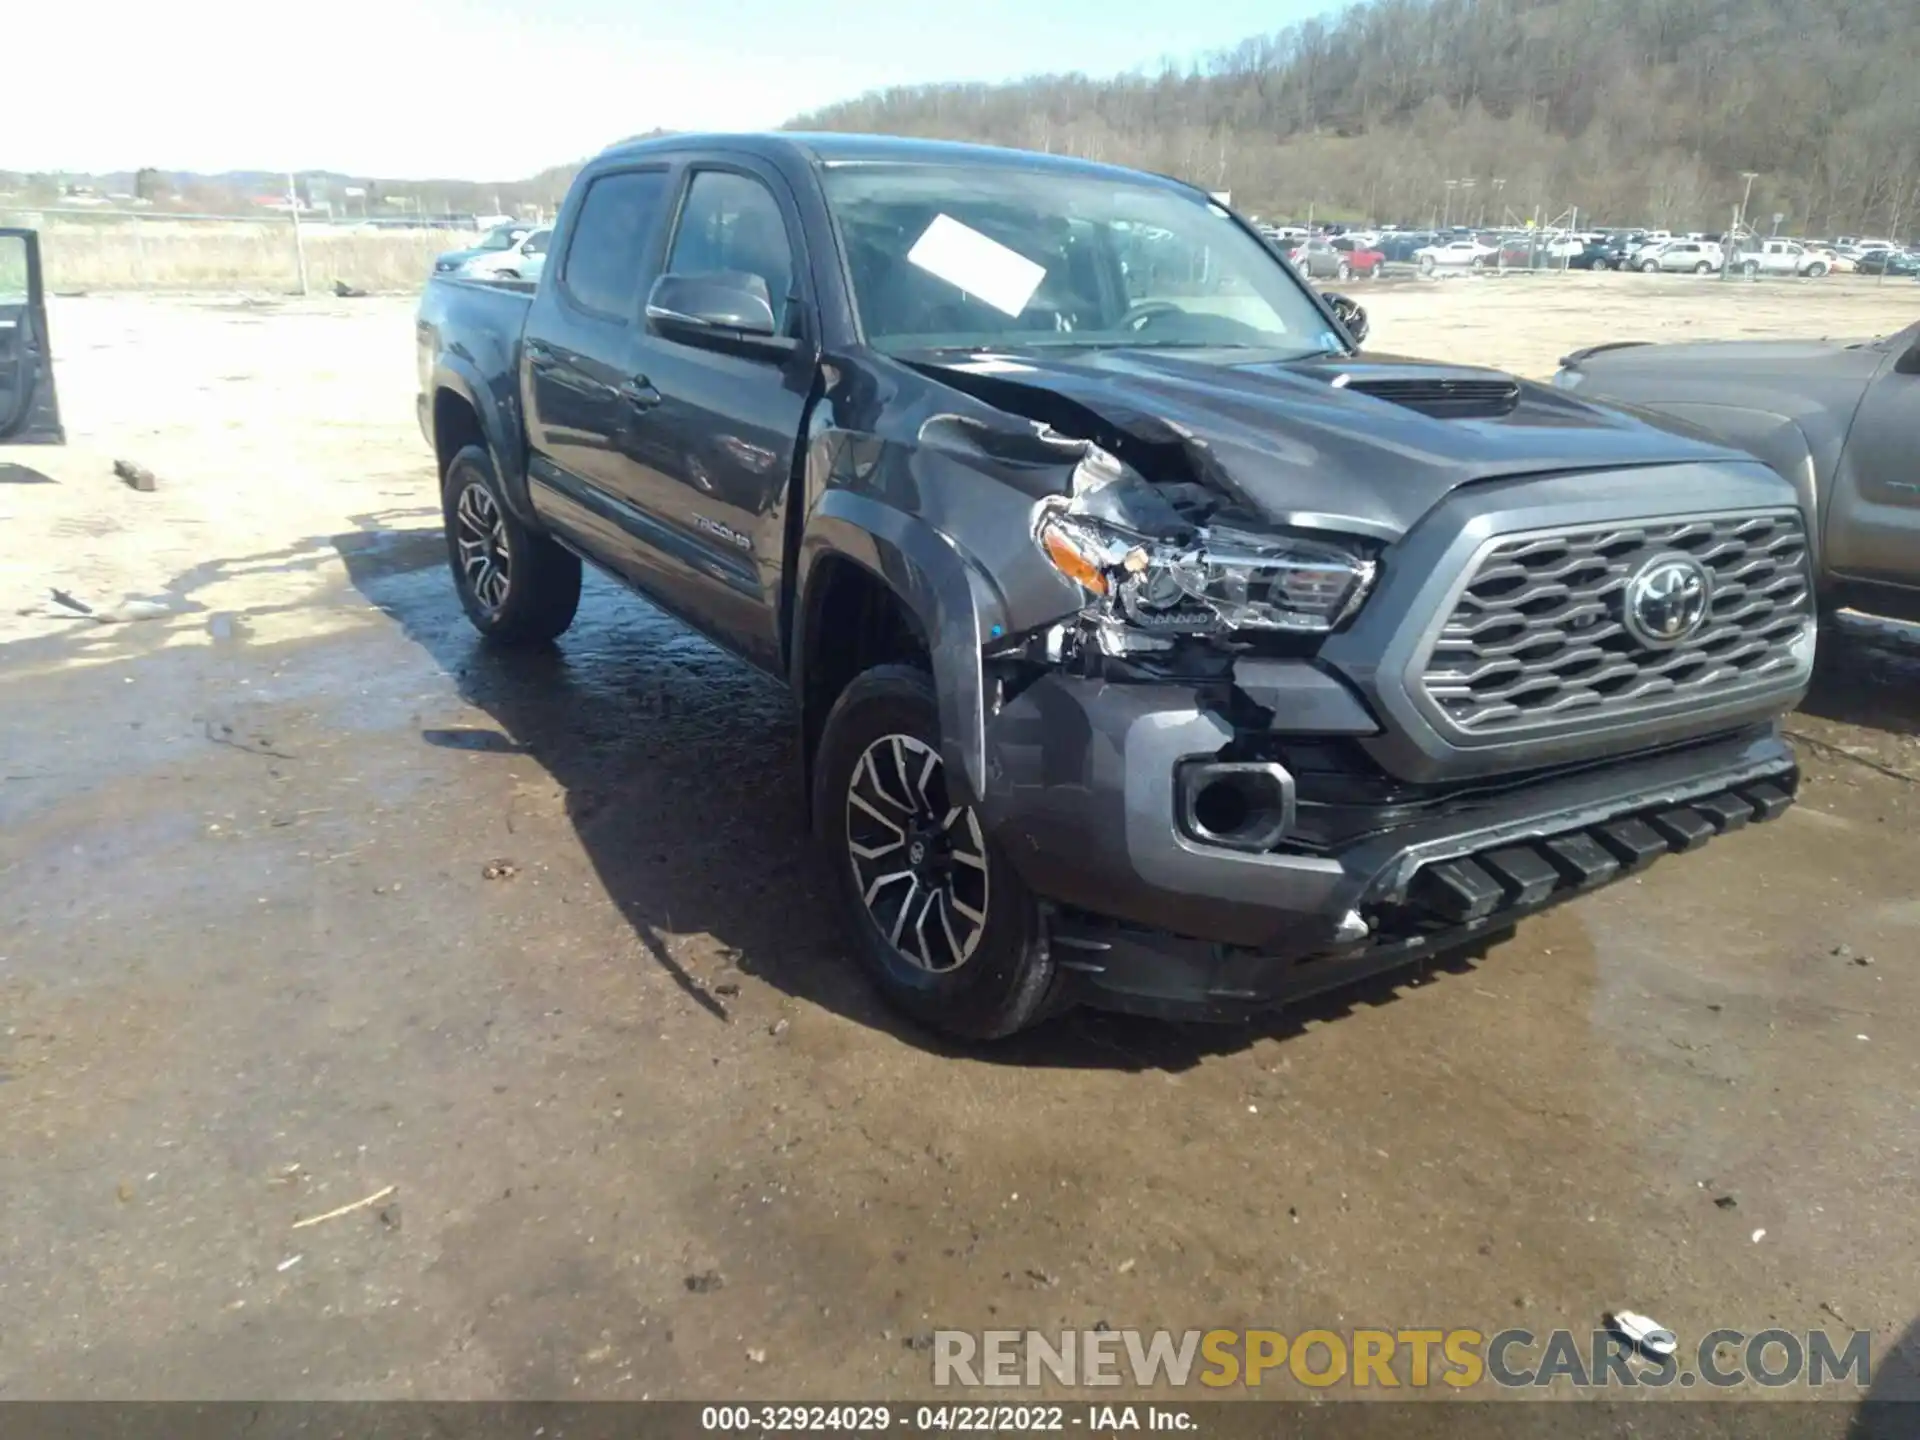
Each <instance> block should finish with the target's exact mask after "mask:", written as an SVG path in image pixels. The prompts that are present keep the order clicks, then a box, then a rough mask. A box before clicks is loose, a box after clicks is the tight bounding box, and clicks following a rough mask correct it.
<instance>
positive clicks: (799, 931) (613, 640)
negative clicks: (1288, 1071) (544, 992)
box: [332, 517, 1477, 1070]
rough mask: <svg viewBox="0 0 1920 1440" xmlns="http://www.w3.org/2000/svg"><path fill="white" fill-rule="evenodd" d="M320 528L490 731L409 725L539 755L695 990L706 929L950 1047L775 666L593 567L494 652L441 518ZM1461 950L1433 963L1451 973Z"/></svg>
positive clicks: (1106, 1056) (611, 880)
mask: <svg viewBox="0 0 1920 1440" xmlns="http://www.w3.org/2000/svg"><path fill="white" fill-rule="evenodd" d="M365 518H366V519H367V520H368V521H377V518H378V517H365ZM332 543H333V547H334V548H335V549H336V550H337V551H338V553H339V555H340V557H341V559H342V560H343V561H344V562H345V564H346V567H347V573H348V575H349V577H350V579H351V581H352V583H353V585H354V587H355V588H356V589H357V590H359V591H360V593H361V594H362V595H364V596H365V597H366V598H367V599H368V600H369V601H370V602H371V603H372V604H373V605H374V606H376V607H377V608H378V609H379V610H380V611H381V612H382V613H384V614H385V615H387V616H388V617H389V618H390V619H392V620H393V621H394V622H395V624H397V625H398V626H399V627H400V629H401V630H402V632H403V633H404V634H405V635H406V636H407V637H408V638H409V639H410V640H411V641H413V642H414V643H415V644H417V645H419V646H420V647H421V648H422V649H423V650H425V651H426V652H427V654H428V655H429V656H431V657H432V659H433V661H434V663H435V664H436V665H437V666H439V668H440V669H441V670H443V671H444V672H446V673H447V674H448V675H449V676H451V677H452V678H453V680H454V683H455V685H456V686H457V688H458V690H459V693H460V694H461V696H462V697H463V698H464V699H466V700H467V701H468V702H469V703H471V704H473V705H474V706H476V707H478V708H479V709H481V710H484V711H485V712H486V713H487V714H488V715H489V716H490V717H492V719H493V721H494V724H495V725H496V726H497V727H498V728H497V730H490V729H483V728H472V729H457V730H456V729H439V730H427V731H424V732H423V734H422V739H423V741H424V742H425V743H428V744H433V745H440V746H447V747H453V748H460V749H468V750H477V751H483V752H484V751H499V752H503V753H512V754H524V755H528V756H530V757H531V758H533V759H535V760H536V761H538V762H539V764H540V765H541V766H542V767H543V768H544V769H545V770H546V771H547V773H548V774H549V775H550V776H551V777H552V778H553V779H554V780H555V781H556V782H557V783H558V784H559V785H560V786H561V787H562V788H563V790H564V791H565V793H566V802H565V803H566V811H567V816H568V819H569V820H570V822H571V823H572V825H573V827H574V829H575V831H576V832H577V834H578V836H579V839H580V842H581V844H582V846H583V847H584V849H585V850H586V852H587V854H588V856H589V857H590V858H591V862H592V864H593V866H594V868H595V870H596V872H597V873H598V875H599V877H600V880H601V882H602V884H603V885H604V886H605V888H606V892H607V894H608V895H609V896H610V897H611V898H612V900H613V901H614V903H615V904H616V905H618V906H619V908H620V910H621V912H622V914H623V915H624V917H625V919H626V920H627V923H628V924H629V925H630V926H631V927H632V929H633V931H634V933H635V935H636V936H637V937H638V938H639V939H640V941H641V943H642V944H643V945H644V947H645V948H646V950H647V951H648V952H649V954H651V956H652V957H653V959H654V960H655V962H656V963H658V964H659V965H660V967H661V968H662V969H663V970H664V971H665V972H666V973H667V974H669V975H670V976H671V977H672V978H673V979H674V981H675V982H676V983H677V984H678V985H679V986H680V988H681V989H682V990H683V991H685V993H686V994H687V995H688V997H689V998H690V999H691V1000H692V1001H693V1003H695V1004H697V1005H699V1006H701V1007H702V1008H703V1009H704V1010H706V1011H707V1012H708V1013H709V1014H711V1015H713V1016H714V1018H715V1019H716V1021H724V1020H725V1018H726V1006H725V997H724V996H721V995H718V994H716V993H715V991H714V988H713V983H712V982H713V978H714V977H712V976H696V975H694V974H691V973H689V972H688V970H687V969H686V967H684V966H683V965H682V964H681V962H680V961H679V960H677V959H676V958H675V957H674V954H673V952H672V947H671V946H670V945H669V943H668V942H669V939H670V937H673V936H684V935H688V934H700V933H705V934H707V935H710V936H712V937H713V939H714V940H715V941H716V942H717V943H718V944H719V945H720V946H722V947H724V949H725V951H726V952H728V954H729V955H730V956H731V958H732V961H733V963H734V964H735V965H737V966H738V968H739V969H740V970H741V971H742V972H743V973H745V974H747V975H750V976H753V977H755V978H756V979H759V980H761V981H764V982H765V983H767V984H770V985H773V986H775V987H777V988H779V989H780V990H782V991H784V992H786V993H788V994H790V995H793V996H794V997H796V998H798V999H802V1000H805V1001H807V1002H809V1003H811V1004H816V1005H819V1006H822V1007H824V1008H826V1009H828V1010H831V1011H833V1012H835V1013H837V1014H840V1015H844V1016H846V1017H847V1018H849V1019H852V1020H854V1021H856V1022H857V1023H859V1024H862V1025H865V1026H868V1027H871V1028H874V1029H878V1030H882V1031H885V1032H887V1033H889V1034H892V1035H894V1036H896V1037H898V1038H900V1039H902V1040H904V1041H906V1042H907V1043H910V1044H913V1045H916V1046H919V1047H921V1048H924V1049H929V1050H933V1051H936V1052H941V1053H958V1051H957V1047H955V1046H953V1045H952V1044H950V1042H947V1041H944V1040H942V1039H940V1038H939V1037H936V1036H934V1035H932V1034H931V1033H930V1032H927V1031H925V1030H922V1029H920V1028H918V1027H916V1026H913V1025H910V1024H909V1023H907V1022H905V1021H903V1020H901V1019H900V1018H899V1017H897V1016H896V1015H895V1014H894V1013H893V1012H892V1011H891V1010H890V1009H888V1008H887V1007H886V1006H885V1005H884V1004H883V1003H882V1002H881V1001H880V999H879V998H878V996H877V995H876V994H875V993H874V992H873V990H872V989H871V988H870V987H869V986H868V985H867V983H866V981H865V979H864V978H863V977H862V976H861V975H860V974H859V973H858V971H857V970H856V968H855V965H854V962H853V960H852V958H851V955H850V953H849V947H848V946H847V945H846V943H845V940H844V936H843V934H842V931H841V929H840V922H839V916H838V913H837V911H836V909H835V908H834V904H833V897H832V880H831V876H830V875H829V873H828V871H827V869H826V864H827V862H826V860H825V859H824V857H823V856H822V854H821V853H820V851H819V848H818V847H817V846H816V845H815V844H814V842H813V839H812V836H811V834H810V833H809V831H808V828H807V806H806V799H805V796H804V795H803V794H802V786H801V783H800V767H799V764H798V759H797V755H796V749H795V747H796V744H797V738H796V729H795V712H794V710H793V707H792V704H791V701H790V699H789V697H788V694H787V691H786V689H785V688H784V687H783V686H782V685H781V684H780V683H779V682H777V681H775V680H773V679H771V678H769V677H767V676H765V675H763V674H761V673H760V672H758V671H756V670H754V669H752V668H751V667H749V666H748V665H746V664H745V663H743V662H741V661H739V660H736V659H735V658H734V657H732V656H731V655H729V654H727V653H725V652H724V651H722V650H720V649H718V648H717V647H715V646H714V645H712V644H711V643H709V642H708V641H707V640H705V639H704V638H702V637H701V636H699V635H697V634H696V633H695V632H693V631H692V630H690V629H688V628H687V627H686V626H685V625H683V624H681V623H680V622H679V621H677V620H675V619H673V618H672V617H670V616H668V615H666V614H664V613H663V612H661V611H659V610H657V609H655V608H654V607H653V606H651V605H649V604H648V603H647V602H645V601H644V600H641V599H639V598H638V597H635V596H632V595H630V594H628V593H627V592H626V591H625V590H623V589H621V588H620V587H618V586H616V585H615V584H613V583H612V582H610V581H607V580H604V579H602V578H600V577H597V576H595V575H593V574H592V573H591V572H589V575H588V579H587V583H586V589H585V593H584V595H583V597H582V601H581V607H580V614H579V618H578V619H577V620H576V621H575V623H574V626H573V628H572V629H571V630H569V631H568V632H567V634H566V635H565V636H563V637H562V639H561V640H560V642H559V643H558V644H557V645H556V646H554V647H552V648H551V649H547V650H540V651H532V652H510V651H503V650H499V649H496V648H493V647H490V646H488V645H486V644H484V643H483V642H482V641H481V640H480V639H479V637H478V636H477V635H476V634H475V633H474V632H473V630H472V628H471V627H470V626H469V625H468V623H467V619H466V616H465V615H464V614H463V613H462V611H461V609H460V605H459V602H458V600H456V598H455V596H454V592H453V587H452V583H451V581H450V579H449V578H448V576H447V573H446V553H445V546H444V541H443V540H442V538H441V535H440V532H439V531H438V530H431V531H429V530H421V529H403V530H388V529H381V528H373V527H370V528H369V529H366V530H360V531H354V532H350V533H347V534H342V535H337V536H334V537H333V539H332ZM1476 958H1477V955H1475V954H1474V953H1472V952H1469V953H1468V954H1466V955H1462V956H1458V957H1449V958H1446V959H1443V960H1441V961H1439V962H1436V963H1435V964H1432V965H1430V966H1429V969H1430V970H1431V969H1441V970H1450V971H1462V970H1466V969H1470V968H1471V966H1472V964H1473V961H1474V959H1476ZM1416 973H1418V972H1405V973H1401V974H1398V975H1393V976H1388V977H1383V978H1382V979H1380V980H1377V981H1374V982H1371V983H1368V984H1363V985H1359V986H1355V987H1352V988H1349V989H1347V990H1343V991H1340V992H1337V993H1335V994H1333V995H1330V996H1327V997H1323V998H1320V999H1316V1000H1310V1001H1304V1002H1301V1003H1300V1004H1299V1005H1297V1006H1294V1007H1291V1008H1289V1009H1288V1010H1287V1011H1285V1012H1283V1013H1281V1014H1277V1015H1275V1016H1272V1017H1270V1018H1268V1019H1266V1020H1264V1021H1262V1022H1260V1023H1258V1024H1255V1025H1252V1026H1220V1025H1184V1024H1170V1023H1166V1022H1160V1021H1150V1020H1140V1019H1134V1018H1130V1017H1123V1016H1117V1015H1105V1014H1098V1013H1095V1012H1090V1011H1084V1010H1076V1011H1073V1012H1070V1013H1068V1014H1067V1015H1064V1016H1062V1017H1060V1018H1059V1019H1057V1020H1055V1021H1053V1022H1051V1023H1048V1024H1045V1025H1042V1026H1040V1027H1037V1028H1036V1029H1035V1030H1033V1031H1031V1032H1029V1033H1027V1034H1024V1035H1020V1036H1016V1037H1013V1038H1012V1039H1011V1040H1007V1041H1003V1042H1000V1043H998V1044H995V1045H991V1046H986V1047H979V1048H975V1049H969V1050H968V1051H966V1053H968V1054H970V1055H972V1056H974V1057H975V1058H977V1059H983V1060H987V1061H990V1062H994V1063H1003V1064H1012V1065H1020V1066H1065V1067H1072V1068H1103V1069H1108V1068H1119V1069H1126V1070H1142V1069H1165V1070H1183V1069H1187V1068H1190V1067H1191V1066H1193V1065H1196V1064H1198V1063H1199V1062H1200V1061H1201V1060H1203V1059H1205V1058H1206V1057H1208V1056H1211V1055H1219V1054H1227V1053H1231V1052H1234V1051H1237V1050H1241V1049H1244V1048H1245V1047H1246V1046H1248V1045H1249V1044H1252V1043H1254V1042H1255V1041H1257V1040H1260V1039H1263V1038H1283V1037H1285V1036H1288V1035H1291V1034H1295V1033H1298V1032H1299V1031H1301V1030H1302V1029H1303V1028H1304V1027H1305V1026H1306V1025H1308V1024H1309V1023H1311V1022H1312V1021H1314V1020H1319V1019H1329V1018H1333V1017H1336V1016H1338V1015H1340V1014H1342V1013H1344V1012H1346V1011H1347V1010H1349V1009H1351V1008H1353V1007H1354V1006H1355V1005H1356V1004H1381V1003H1386V1002H1388V1001H1390V1000H1391V999H1392V998H1393V997H1394V996H1395V995H1396V993H1397V992H1398V990H1399V989H1400V988H1401V987H1402V986H1404V985H1405V984H1406V983H1407V981H1408V979H1409V977H1410V975H1413V974H1416Z"/></svg>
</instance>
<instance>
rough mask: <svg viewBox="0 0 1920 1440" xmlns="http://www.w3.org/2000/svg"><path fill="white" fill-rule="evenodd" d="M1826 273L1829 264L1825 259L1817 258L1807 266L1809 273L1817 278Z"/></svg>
mask: <svg viewBox="0 0 1920 1440" xmlns="http://www.w3.org/2000/svg"><path fill="white" fill-rule="evenodd" d="M1826 273H1827V265H1826V262H1825V261H1824V260H1816V261H1815V262H1814V263H1813V264H1811V265H1809V266H1808V267H1807V274H1809V275H1811V276H1812V277H1813V278H1814V279H1816V280H1818V279H1819V278H1820V277H1821V276H1822V275H1824V274H1826Z"/></svg>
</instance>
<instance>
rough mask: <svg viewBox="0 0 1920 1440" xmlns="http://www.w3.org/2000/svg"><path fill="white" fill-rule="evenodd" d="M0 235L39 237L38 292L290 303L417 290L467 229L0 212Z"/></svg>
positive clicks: (280, 218) (467, 237)
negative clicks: (243, 295) (240, 297)
mask: <svg viewBox="0 0 1920 1440" xmlns="http://www.w3.org/2000/svg"><path fill="white" fill-rule="evenodd" d="M0 226H23V227H25V228H28V229H33V230H38V231H39V232H40V249H41V255H42V258H43V263H44V264H45V267H46V273H47V288H48V289H49V290H50V291H51V292H53V293H54V294H57V295H58V294H69V295H70V294H75V293H78V292H82V291H103V290H181V291H186V290H241V291H261V292H266V293H271V294H298V293H300V290H301V284H302V279H303V274H302V252H304V260H305V267H304V271H305V274H304V278H305V279H306V281H307V283H308V285H309V288H310V289H311V290H313V291H314V292H316V293H328V292H331V291H332V290H333V289H334V288H335V287H336V285H341V286H347V287H350V288H352V289H354V290H364V291H370V292H378V291H396V290H413V289H418V288H419V287H420V286H421V285H422V284H424V283H425V281H426V278H427V276H428V275H429V274H430V273H431V272H432V270H433V260H434V257H435V256H436V255H438V254H440V253H441V252H443V251H446V250H454V249H460V248H462V247H464V246H467V245H471V244H473V243H474V242H475V240H476V239H477V238H478V237H477V233H476V232H475V231H474V230H472V229H471V228H467V227H458V228H456V227H455V226H453V225H441V224H425V223H423V224H420V225H417V226H415V225H406V226H400V225H393V224H390V223H381V224H369V223H365V222H354V221H334V222H327V221H318V222H316V221H313V220H308V219H304V218H303V219H302V221H301V222H300V225H299V227H298V232H297V233H296V229H295V226H294V223H293V220H292V219H291V218H290V217H289V216H285V215H275V216H270V217H262V218H255V217H251V216H245V217H230V216H212V215H208V216H176V215H168V216H153V215H145V214H137V213H128V212H119V213H105V212H99V211H95V212H90V213H83V214H75V213H74V212H71V211H65V210H39V211H34V210H0Z"/></svg>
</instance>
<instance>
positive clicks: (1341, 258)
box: [1287, 235, 1387, 280]
mask: <svg viewBox="0 0 1920 1440" xmlns="http://www.w3.org/2000/svg"><path fill="white" fill-rule="evenodd" d="M1287 258H1288V259H1289V260H1291V261H1292V262H1293V264H1294V268H1295V269H1297V270H1298V271H1299V272H1300V273H1301V274H1302V275H1305V276H1306V277H1307V278H1308V279H1311V280H1351V279H1353V278H1354V277H1355V276H1358V277H1360V278H1361V279H1363V280H1377V279H1379V278H1380V267H1381V266H1382V265H1383V264H1385V263H1386V258H1387V257H1386V255H1385V254H1384V253H1382V252H1381V251H1379V250H1376V249H1374V248H1373V247H1371V246H1369V245H1365V244H1362V243H1361V242H1360V241H1359V240H1357V239H1355V238H1354V237H1353V236H1351V235H1335V236H1332V237H1328V236H1325V235H1314V236H1312V237H1310V238H1308V239H1306V240H1303V241H1301V242H1300V243H1299V244H1298V245H1295V246H1294V247H1293V248H1292V249H1291V250H1289V251H1288V252H1287Z"/></svg>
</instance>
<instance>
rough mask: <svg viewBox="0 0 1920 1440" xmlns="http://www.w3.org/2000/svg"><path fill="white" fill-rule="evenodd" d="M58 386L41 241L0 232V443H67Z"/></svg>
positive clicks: (26, 233)
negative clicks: (41, 268)
mask: <svg viewBox="0 0 1920 1440" xmlns="http://www.w3.org/2000/svg"><path fill="white" fill-rule="evenodd" d="M66 439H67V436H66V432H65V431H64V430H63V429H61V426H60V403H59V399H58V397H57V396H56V395H55V394H54V388H53V347H52V345H51V343H50V342H49V340H48V334H47V306H46V292H45V288H44V286H43V284H42V280H41V274H40V237H39V236H38V235H36V234H35V233H34V232H33V231H31V230H0V440H4V441H9V442H12V443H15V444H27V445H64V444H65V443H66Z"/></svg>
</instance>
